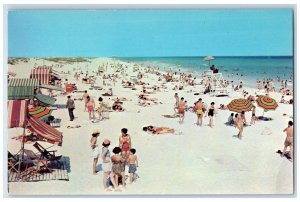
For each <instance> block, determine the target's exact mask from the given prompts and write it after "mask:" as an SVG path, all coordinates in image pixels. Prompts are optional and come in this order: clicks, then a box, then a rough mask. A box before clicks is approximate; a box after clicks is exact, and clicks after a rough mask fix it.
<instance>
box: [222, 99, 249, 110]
mask: <svg viewBox="0 0 300 202" xmlns="http://www.w3.org/2000/svg"><path fill="white" fill-rule="evenodd" d="M227 108H228V109H229V110H230V111H233V112H238V113H240V112H242V111H244V112H247V111H251V110H252V108H253V104H252V102H251V101H250V100H247V99H234V100H232V101H231V102H230V103H229V104H228V105H227Z"/></svg>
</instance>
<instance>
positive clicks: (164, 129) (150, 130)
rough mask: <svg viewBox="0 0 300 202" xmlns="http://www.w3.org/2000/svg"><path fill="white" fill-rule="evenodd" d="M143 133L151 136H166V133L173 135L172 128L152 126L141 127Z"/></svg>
mask: <svg viewBox="0 0 300 202" xmlns="http://www.w3.org/2000/svg"><path fill="white" fill-rule="evenodd" d="M143 131H145V132H148V133H151V134H158V135H159V134H166V133H174V132H175V130H174V129H173V128H168V127H154V126H146V127H143Z"/></svg>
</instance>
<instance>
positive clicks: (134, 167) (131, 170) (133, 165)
mask: <svg viewBox="0 0 300 202" xmlns="http://www.w3.org/2000/svg"><path fill="white" fill-rule="evenodd" d="M128 172H129V173H135V172H136V165H135V164H130V165H129V171H128Z"/></svg>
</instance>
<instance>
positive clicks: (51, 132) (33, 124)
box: [28, 117, 63, 146]
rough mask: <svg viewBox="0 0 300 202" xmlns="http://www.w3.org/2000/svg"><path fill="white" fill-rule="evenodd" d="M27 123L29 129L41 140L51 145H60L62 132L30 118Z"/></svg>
mask: <svg viewBox="0 0 300 202" xmlns="http://www.w3.org/2000/svg"><path fill="white" fill-rule="evenodd" d="M28 123H29V125H30V126H29V129H30V130H31V131H32V132H33V133H35V135H36V136H38V137H39V138H41V139H42V140H44V141H46V142H49V143H51V144H56V145H59V146H61V145H62V138H63V136H62V132H59V131H58V130H56V129H55V128H53V127H51V126H50V125H48V124H46V123H44V122H43V121H41V120H39V119H37V118H34V117H30V119H29V120H28Z"/></svg>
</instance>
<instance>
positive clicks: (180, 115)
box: [178, 97, 186, 123]
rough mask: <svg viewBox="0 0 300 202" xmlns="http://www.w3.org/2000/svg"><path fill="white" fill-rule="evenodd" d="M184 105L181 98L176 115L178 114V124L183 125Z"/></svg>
mask: <svg viewBox="0 0 300 202" xmlns="http://www.w3.org/2000/svg"><path fill="white" fill-rule="evenodd" d="M185 109H186V104H185V102H184V98H183V97H182V98H181V99H180V101H179V103H178V113H179V123H183V121H184V114H185Z"/></svg>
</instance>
